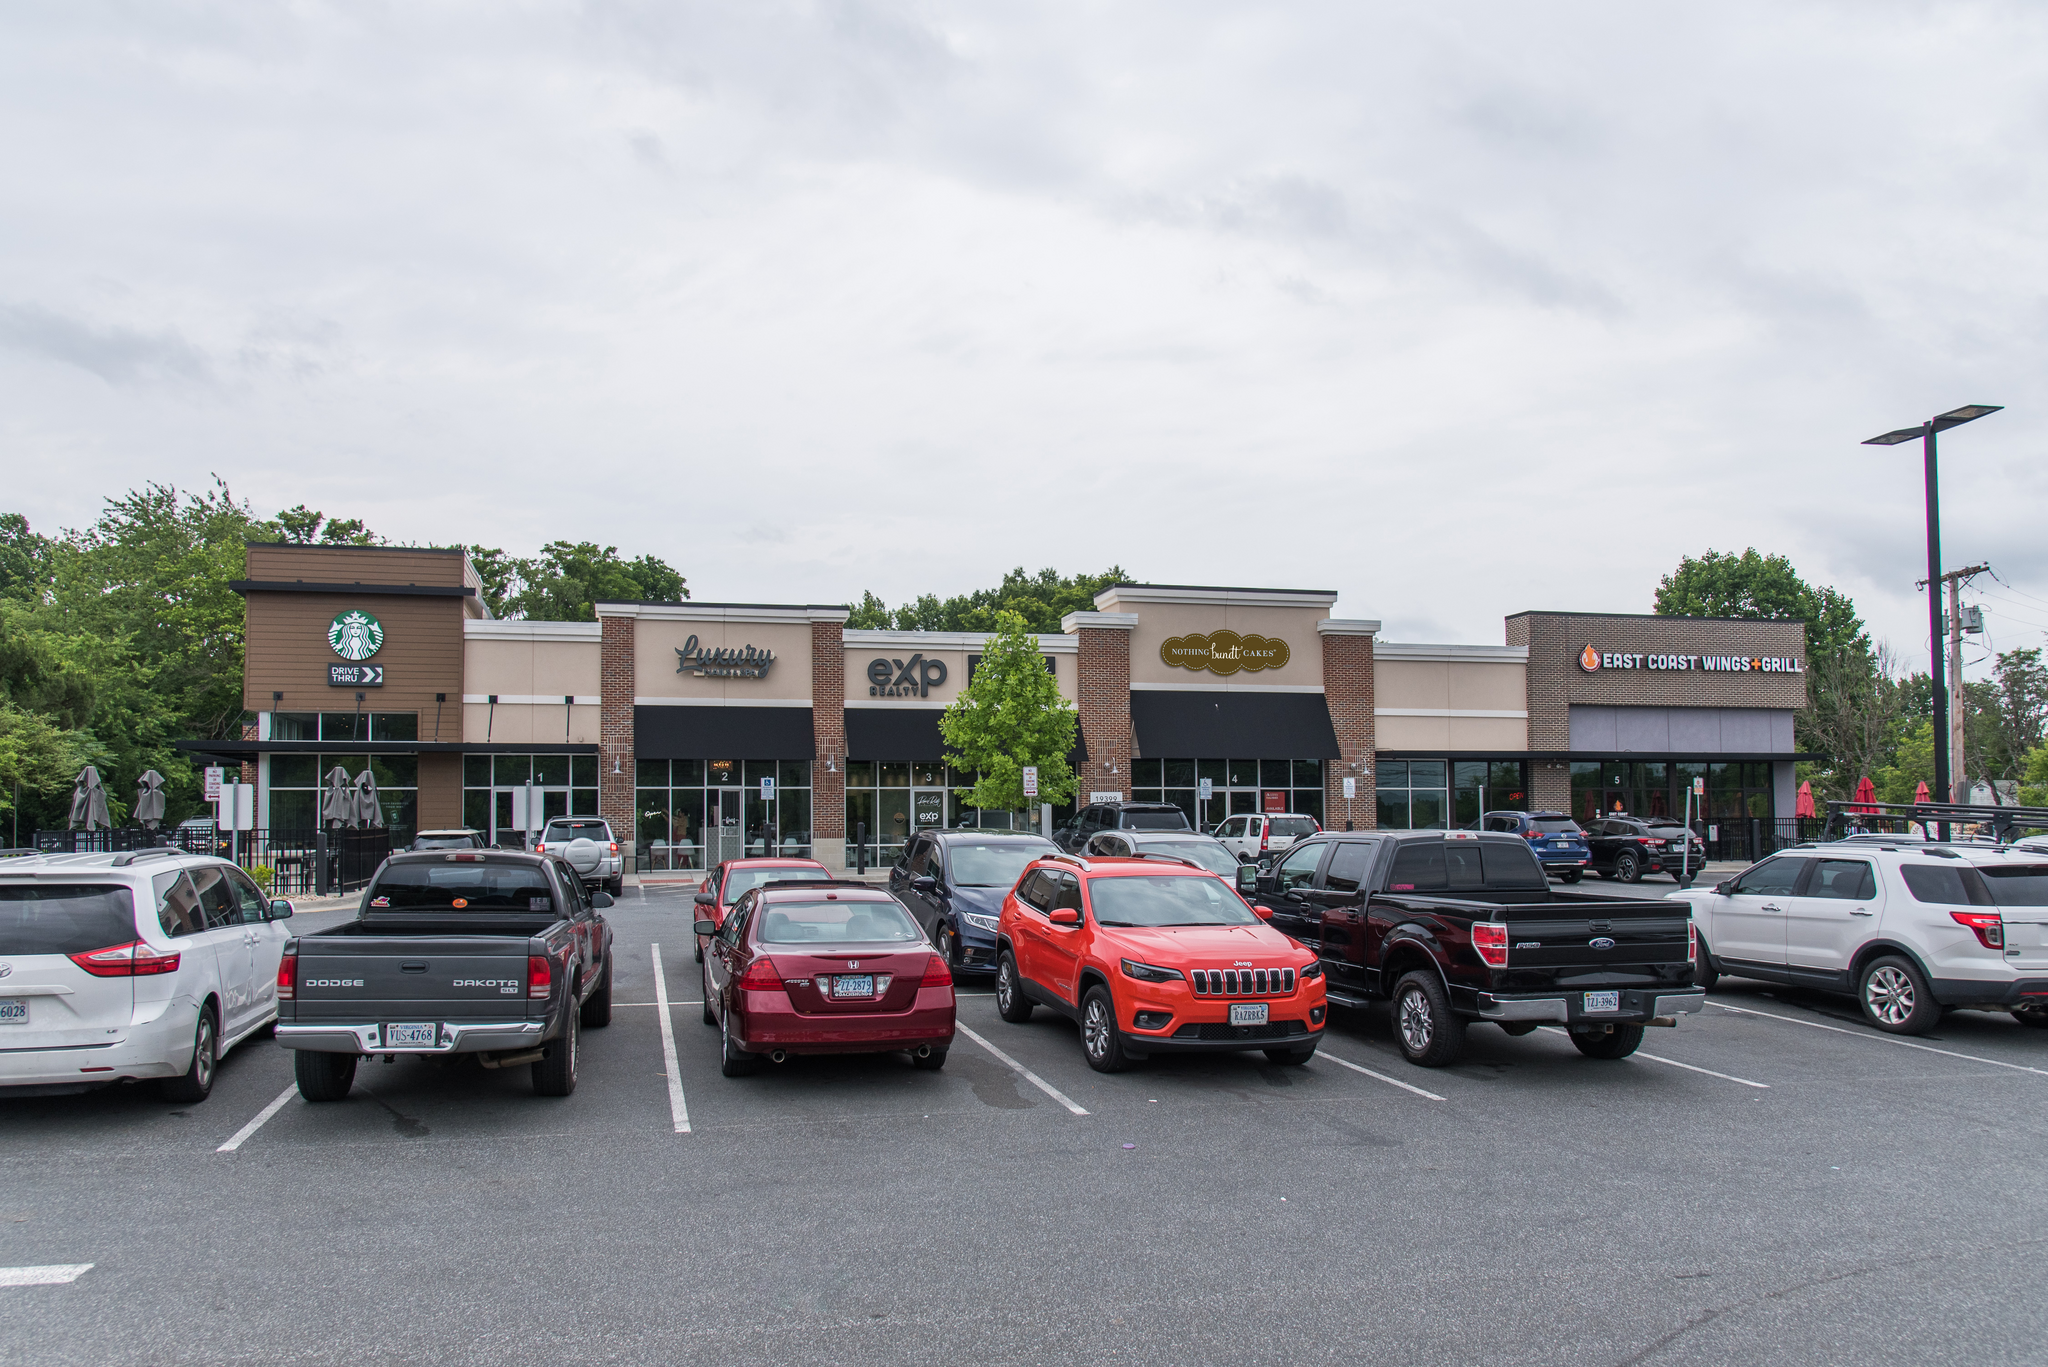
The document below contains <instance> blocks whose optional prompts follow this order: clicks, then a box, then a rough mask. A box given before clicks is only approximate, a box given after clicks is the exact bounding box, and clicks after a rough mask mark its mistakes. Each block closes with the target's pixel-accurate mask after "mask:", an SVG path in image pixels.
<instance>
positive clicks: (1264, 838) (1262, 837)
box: [1259, 826, 1272, 854]
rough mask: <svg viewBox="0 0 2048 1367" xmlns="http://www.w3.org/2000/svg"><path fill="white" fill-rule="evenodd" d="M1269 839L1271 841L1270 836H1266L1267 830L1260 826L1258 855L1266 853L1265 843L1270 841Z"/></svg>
mask: <svg viewBox="0 0 2048 1367" xmlns="http://www.w3.org/2000/svg"><path fill="white" fill-rule="evenodd" d="M1270 839H1272V836H1271V835H1270V834H1268V833H1267V830H1266V828H1265V827H1263V826H1261V827H1260V828H1259V853H1260V854H1264V853H1265V852H1266V842H1267V841H1268V840H1270Z"/></svg>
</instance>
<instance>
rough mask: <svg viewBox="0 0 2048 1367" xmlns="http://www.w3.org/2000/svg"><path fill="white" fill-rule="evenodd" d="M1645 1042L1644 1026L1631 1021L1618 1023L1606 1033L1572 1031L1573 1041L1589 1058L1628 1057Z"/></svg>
mask: <svg viewBox="0 0 2048 1367" xmlns="http://www.w3.org/2000/svg"><path fill="white" fill-rule="evenodd" d="M1642 1042H1643V1027H1642V1026H1641V1025H1638V1024H1634V1023H1630V1024H1625V1025H1617V1026H1615V1027H1614V1029H1613V1030H1611V1031H1610V1032H1608V1033H1607V1034H1604V1035H1594V1034H1581V1033H1580V1032H1579V1031H1576V1030H1574V1031H1573V1032H1572V1043H1573V1044H1575V1045H1577V1046H1578V1047H1579V1052H1580V1053H1582V1054H1584V1055H1585V1056H1586V1057H1587V1058H1627V1057H1628V1056H1629V1055H1630V1054H1633V1053H1634V1052H1635V1051H1636V1047H1637V1046H1638V1045H1640V1044H1641V1043H1642Z"/></svg>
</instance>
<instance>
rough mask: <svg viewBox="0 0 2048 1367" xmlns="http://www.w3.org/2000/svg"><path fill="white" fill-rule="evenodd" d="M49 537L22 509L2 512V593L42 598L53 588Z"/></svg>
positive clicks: (39, 599)
mask: <svg viewBox="0 0 2048 1367" xmlns="http://www.w3.org/2000/svg"><path fill="white" fill-rule="evenodd" d="M54 551H55V547H54V546H53V545H52V543H51V541H50V538H49V537H47V536H40V535H38V534H37V533H36V532H34V531H33V530H31V529H30V527H29V525H28V519H27V518H25V517H23V516H22V515H21V514H20V513H0V597H5V598H27V599H33V600H35V601H38V602H40V601H41V600H42V598H43V596H44V595H45V594H47V593H48V592H49V591H50V559H51V556H52V555H53V554H54Z"/></svg>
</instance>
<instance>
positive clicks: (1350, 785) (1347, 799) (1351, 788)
mask: <svg viewBox="0 0 2048 1367" xmlns="http://www.w3.org/2000/svg"><path fill="white" fill-rule="evenodd" d="M1357 796H1358V780H1357V779H1355V778H1349V777H1347V778H1346V779H1345V780H1344V829H1345V830H1347V831H1348V830H1350V829H1351V799H1352V798H1354V797H1357Z"/></svg>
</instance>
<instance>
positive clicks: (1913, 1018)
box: [1856, 954, 1941, 1035]
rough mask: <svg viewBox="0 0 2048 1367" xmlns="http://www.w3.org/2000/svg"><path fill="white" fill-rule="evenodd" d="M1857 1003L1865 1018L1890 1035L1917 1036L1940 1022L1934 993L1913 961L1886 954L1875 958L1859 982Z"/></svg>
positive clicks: (1857, 985) (1939, 1010)
mask: <svg viewBox="0 0 2048 1367" xmlns="http://www.w3.org/2000/svg"><path fill="white" fill-rule="evenodd" d="M1856 1004H1857V1005H1859V1006H1861V1007H1862V1008H1863V1019H1865V1020H1867V1021H1869V1022H1870V1023H1871V1024H1872V1025H1874V1026H1876V1027H1877V1028H1878V1029H1880V1030H1882V1031H1884V1032H1885V1033H1886V1034H1890V1035H1918V1034H1923V1033H1925V1032H1926V1031H1928V1030H1931V1029H1933V1028H1934V1023H1935V1022H1936V1021H1938V1020H1940V1019H1941V1004H1940V1003H1938V1002H1936V1001H1935V1000H1934V990H1933V989H1932V988H1930V987H1929V986H1928V985H1927V979H1926V978H1925V977H1924V976H1922V974H1921V972H1920V970H1919V969H1918V968H1917V967H1915V966H1914V964H1913V961H1912V960H1910V959H1905V958H1901V957H1900V956H1898V955H1896V954H1887V955H1885V956H1884V957H1883V958H1881V959H1872V960H1871V961H1870V962H1869V963H1868V964H1867V965H1865V966H1864V969H1863V973H1862V975H1861V976H1860V977H1859V978H1857V980H1856Z"/></svg>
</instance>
